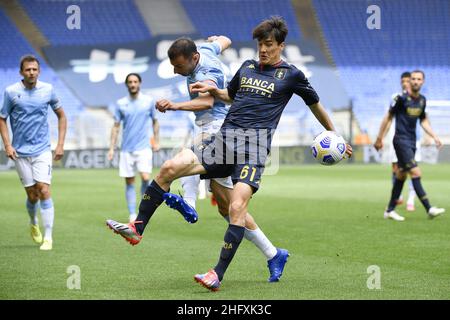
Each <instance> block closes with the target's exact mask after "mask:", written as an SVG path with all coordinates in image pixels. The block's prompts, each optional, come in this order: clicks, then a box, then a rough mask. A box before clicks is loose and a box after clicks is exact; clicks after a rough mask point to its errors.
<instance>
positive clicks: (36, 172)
mask: <svg viewBox="0 0 450 320" xmlns="http://www.w3.org/2000/svg"><path fill="white" fill-rule="evenodd" d="M15 163H16V170H17V173H18V174H19V178H20V181H21V182H22V185H23V186H24V187H31V186H33V185H35V184H36V183H37V182H42V183H46V184H51V181H52V152H51V151H46V152H44V153H42V154H40V155H39V156H37V157H23V158H22V157H20V158H18V159H17V160H16V161H15Z"/></svg>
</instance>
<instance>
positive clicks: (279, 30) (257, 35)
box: [253, 16, 288, 44]
mask: <svg viewBox="0 0 450 320" xmlns="http://www.w3.org/2000/svg"><path fill="white" fill-rule="evenodd" d="M287 34H288V28H287V25H286V22H285V21H284V20H283V18H282V17H280V16H272V17H270V18H269V19H267V20H264V21H263V22H261V23H260V24H259V25H258V26H256V28H255V29H253V39H257V40H258V41H262V40H265V39H267V38H268V37H270V36H271V35H273V37H274V38H275V40H276V41H277V42H278V44H280V43H282V42H284V40H285V39H286V36H287Z"/></svg>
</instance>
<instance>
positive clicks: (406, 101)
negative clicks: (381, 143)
mask: <svg viewBox="0 0 450 320" xmlns="http://www.w3.org/2000/svg"><path fill="white" fill-rule="evenodd" d="M426 105H427V100H426V99H425V97H424V96H423V95H419V97H417V98H413V97H411V96H410V95H409V94H408V93H403V94H401V95H398V96H397V97H395V98H394V100H393V101H392V103H391V107H390V109H389V112H390V113H391V114H392V115H394V116H395V135H394V139H401V140H407V141H410V142H411V143H412V144H414V145H415V144H416V128H417V120H418V119H420V120H423V119H425V117H426V113H425V107H426Z"/></svg>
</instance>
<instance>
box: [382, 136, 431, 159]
mask: <svg viewBox="0 0 450 320" xmlns="http://www.w3.org/2000/svg"><path fill="white" fill-rule="evenodd" d="M385 159H386V158H385ZM389 159H390V160H391V163H397V162H398V159H397V155H396V154H395V149H394V143H391V144H390V146H389ZM414 160H416V162H420V161H422V147H421V144H420V141H416V154H415V155H414Z"/></svg>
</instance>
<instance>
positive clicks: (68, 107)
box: [0, 10, 83, 139]
mask: <svg viewBox="0 0 450 320" xmlns="http://www.w3.org/2000/svg"><path fill="white" fill-rule="evenodd" d="M0 29H1V30H2V32H0V41H1V43H3V44H4V45H3V46H2V50H0V90H1V93H2V95H1V98H0V99H1V100H2V102H3V92H4V90H5V88H6V87H7V86H9V85H11V84H13V83H15V82H17V81H19V79H20V75H19V61H20V58H21V56H23V55H25V54H33V55H34V56H36V57H37V58H38V59H39V61H40V64H41V75H40V77H39V79H40V80H42V81H44V82H49V83H51V84H52V85H53V86H54V88H55V91H56V94H57V95H58V97H59V99H60V101H61V104H62V105H63V107H64V110H65V112H66V116H67V118H68V121H69V128H68V132H67V139H71V138H74V137H75V132H74V131H73V129H72V126H71V123H73V121H75V119H76V117H77V115H78V114H79V113H80V112H81V111H82V110H83V105H82V104H81V102H80V100H79V99H78V98H77V97H75V96H74V95H73V94H72V92H71V91H70V90H69V89H68V88H67V86H66V85H65V84H64V83H63V82H62V81H61V79H59V77H58V76H57V75H56V73H55V72H54V71H53V69H51V68H50V67H49V66H48V65H47V64H46V63H45V61H44V59H42V58H41V57H40V56H39V55H38V54H37V52H36V51H35V50H34V49H33V48H32V47H31V46H30V45H29V44H28V42H27V41H26V39H25V38H24V37H23V36H22V35H21V33H20V32H19V31H18V30H17V29H16V27H15V26H14V25H13V23H12V22H11V21H10V19H9V17H7V16H6V14H5V13H4V12H3V11H2V10H0ZM56 122H57V119H56V117H54V116H51V117H50V125H51V127H52V136H53V137H56V134H57V130H56V128H57V125H56Z"/></svg>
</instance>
